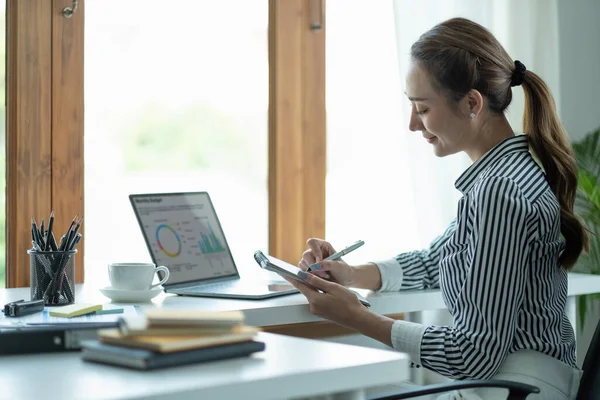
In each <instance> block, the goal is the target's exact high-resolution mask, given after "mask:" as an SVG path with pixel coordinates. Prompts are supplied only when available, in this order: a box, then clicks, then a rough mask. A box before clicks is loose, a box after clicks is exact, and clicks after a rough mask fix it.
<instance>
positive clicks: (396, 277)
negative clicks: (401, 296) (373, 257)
mask: <svg viewBox="0 0 600 400" xmlns="http://www.w3.org/2000/svg"><path fill="white" fill-rule="evenodd" d="M373 264H375V265H376V266H377V268H378V269H379V274H380V275H381V287H380V288H379V290H376V292H397V291H399V290H400V289H401V288H402V278H403V275H404V274H403V273H402V267H401V266H400V263H399V262H398V260H396V259H395V258H392V259H389V260H384V261H377V262H373Z"/></svg>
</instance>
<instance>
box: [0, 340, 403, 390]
mask: <svg viewBox="0 0 600 400" xmlns="http://www.w3.org/2000/svg"><path fill="white" fill-rule="evenodd" d="M257 339H258V340H261V341H264V342H265V344H266V350H265V351H264V352H261V353H256V354H254V355H253V356H252V357H248V358H240V359H235V360H226V361H218V362H211V363H206V364H197V365H190V366H181V367H175V368H168V369H163V370H157V371H145V372H140V371H134V370H129V369H124V368H118V367H113V366H106V365H101V364H94V363H88V362H84V361H82V360H81V353H79V352H74V353H73V352H69V353H53V354H32V355H21V356H3V357H2V362H0V376H2V380H3V382H5V383H7V384H3V385H2V395H1V397H2V398H10V399H23V400H26V399H47V400H50V399H80V398H86V399H91V398H103V399H142V398H143V399H167V398H168V399H183V398H185V399H191V398H198V399H199V398H203V399H223V400H226V399H248V400H252V399H256V400H259V399H260V400H269V399H288V398H301V397H309V396H320V395H325V394H329V393H339V392H352V391H356V390H360V389H365V388H369V387H373V386H377V385H387V384H390V383H394V382H399V381H402V380H406V379H408V371H409V366H408V358H407V356H406V355H405V354H403V353H398V352H395V351H385V350H376V349H369V348H364V347H357V346H349V345H344V344H338V343H328V342H322V341H316V340H309V339H299V338H293V337H287V336H280V335H274V334H270V333H260V334H259V336H258V338H257Z"/></svg>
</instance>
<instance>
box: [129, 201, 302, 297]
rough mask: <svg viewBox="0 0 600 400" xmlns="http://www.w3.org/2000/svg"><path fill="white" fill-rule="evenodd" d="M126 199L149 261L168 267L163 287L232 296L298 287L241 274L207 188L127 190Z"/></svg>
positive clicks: (169, 290) (274, 293)
mask: <svg viewBox="0 0 600 400" xmlns="http://www.w3.org/2000/svg"><path fill="white" fill-rule="evenodd" d="M129 200H130V202H131V205H132V207H133V210H134V212H135V215H136V218H137V221H138V223H139V226H140V228H141V230H142V234H143V236H144V240H145V241H146V245H147V247H148V251H149V252H150V256H151V257H152V262H154V263H155V264H156V265H164V266H166V267H168V268H169V273H170V274H169V279H168V280H167V282H165V283H164V284H163V287H164V290H165V292H167V293H175V294H178V295H183V296H203V297H220V298H235V299H265V298H270V297H276V296H282V295H287V294H292V293H297V289H296V288H294V287H293V286H291V285H290V284H289V283H287V282H286V281H283V280H273V281H258V280H257V281H254V280H249V279H243V278H241V277H240V274H239V272H238V269H237V267H236V265H235V262H234V260H233V255H232V254H231V250H230V249H229V246H228V244H227V240H226V239H225V233H224V232H223V229H222V228H221V223H220V222H219V219H218V217H217V213H216V211H215V208H214V206H213V204H212V201H211V199H210V196H209V195H208V193H207V192H187V193H148V194H132V195H129ZM249 260H250V261H253V260H252V258H250V257H249ZM254 268H255V266H254ZM160 274H161V273H160V272H159V275H160ZM161 279H162V276H161Z"/></svg>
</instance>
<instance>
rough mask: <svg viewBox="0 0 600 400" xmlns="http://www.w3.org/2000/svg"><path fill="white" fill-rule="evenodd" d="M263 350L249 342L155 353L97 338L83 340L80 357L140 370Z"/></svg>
mask: <svg viewBox="0 0 600 400" xmlns="http://www.w3.org/2000/svg"><path fill="white" fill-rule="evenodd" d="M264 349H265V344H264V343H263V342H258V341H248V342H239V343H231V344H225V345H220V346H212V347H204V348H201V349H194V350H185V351H178V352H174V353H156V352H153V351H150V350H142V349H134V348H130V347H122V346H113V345H108V344H104V343H100V342H98V341H97V340H90V341H84V342H82V350H83V354H82V356H83V360H85V361H90V362H96V363H102V364H110V365H116V366H120V367H127V368H133V369H141V370H150V369H159V368H165V367H173V366H178V365H186V364H195V363H201V362H207V361H216V360H224V359H228V358H235V357H245V356H249V355H250V354H252V353H256V352H259V351H263V350H264Z"/></svg>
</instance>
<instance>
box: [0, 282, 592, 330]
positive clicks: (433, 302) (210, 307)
mask: <svg viewBox="0 0 600 400" xmlns="http://www.w3.org/2000/svg"><path fill="white" fill-rule="evenodd" d="M598 292H600V275H588V274H576V273H571V274H569V299H568V303H567V312H568V315H569V319H571V323H572V324H573V326H574V327H575V325H576V324H575V321H576V315H577V312H576V310H577V309H576V301H575V299H576V296H579V295H583V294H590V293H598ZM363 293H364V294H365V295H366V297H368V299H369V301H370V302H371V305H372V306H371V309H372V310H373V311H374V312H376V313H378V314H395V313H411V317H413V318H411V319H413V320H414V319H416V318H414V317H415V314H414V313H418V312H421V311H427V310H438V309H443V308H446V305H445V304H444V302H443V300H442V295H441V293H440V290H438V289H436V290H418V291H403V292H392V293H370V292H367V291H365V292H363ZM29 298H30V295H29V288H19V289H3V290H0V305H4V304H6V303H8V302H9V301H14V300H19V299H29ZM75 298H76V300H77V301H78V302H82V301H94V302H95V301H98V302H110V300H109V299H107V298H106V297H104V296H103V295H102V294H101V293H100V292H99V291H98V290H97V289H96V288H94V287H91V286H89V284H85V285H77V287H76V294H75ZM142 307H165V308H194V309H200V310H207V311H226V310H242V311H243V312H244V314H245V317H246V323H247V324H248V325H254V326H272V325H284V324H296V323H305V322H315V321H321V319H320V318H319V317H316V316H314V315H312V314H311V313H310V310H309V309H308V306H307V302H306V298H305V297H304V296H302V295H300V294H294V295H288V296H282V297H277V298H273V299H267V300H228V299H213V298H203V297H184V296H176V295H171V294H164V293H163V294H161V295H159V296H157V297H155V298H154V299H153V300H152V302H151V303H147V304H145V305H142Z"/></svg>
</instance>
